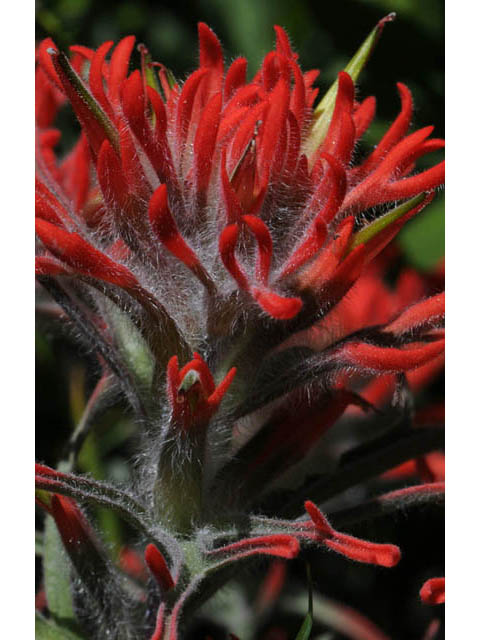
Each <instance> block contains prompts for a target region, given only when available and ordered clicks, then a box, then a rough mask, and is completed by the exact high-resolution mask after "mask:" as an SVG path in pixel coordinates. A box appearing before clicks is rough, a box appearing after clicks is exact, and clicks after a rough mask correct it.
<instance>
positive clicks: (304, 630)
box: [295, 613, 313, 640]
mask: <svg viewBox="0 0 480 640" xmlns="http://www.w3.org/2000/svg"><path fill="white" fill-rule="evenodd" d="M312 625H313V622H312V614H311V613H307V616H306V618H305V620H304V621H303V623H302V626H301V627H300V631H299V632H298V633H297V636H296V638H295V640H308V638H310V633H311V631H312Z"/></svg>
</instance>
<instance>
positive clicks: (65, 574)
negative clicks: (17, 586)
mask: <svg viewBox="0 0 480 640" xmlns="http://www.w3.org/2000/svg"><path fill="white" fill-rule="evenodd" d="M62 466H63V468H62ZM59 469H60V470H62V471H66V470H67V469H68V465H67V464H64V465H60V467H59ZM71 570H72V565H71V563H70V559H69V558H68V556H67V554H66V552H65V549H64V547H63V543H62V539H61V538H60V534H59V533H58V530H57V526H56V524H55V521H54V519H53V518H51V517H49V516H47V518H46V520H45V533H44V543H43V574H44V583H45V594H46V597H47V603H48V608H49V610H50V612H51V613H52V615H54V616H56V617H58V618H60V619H65V620H74V618H75V614H74V611H73V598H72V592H71Z"/></svg>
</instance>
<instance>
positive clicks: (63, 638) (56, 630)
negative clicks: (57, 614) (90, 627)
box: [35, 611, 84, 640]
mask: <svg viewBox="0 0 480 640" xmlns="http://www.w3.org/2000/svg"><path fill="white" fill-rule="evenodd" d="M35 638H36V640H84V638H83V636H79V635H78V634H76V633H73V632H72V631H70V630H69V629H67V628H66V627H60V626H57V625H56V624H54V623H53V622H51V621H50V620H47V619H46V618H44V617H43V616H42V615H41V614H40V613H38V611H36V612H35Z"/></svg>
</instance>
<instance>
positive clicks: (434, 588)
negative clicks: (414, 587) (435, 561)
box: [420, 578, 445, 604]
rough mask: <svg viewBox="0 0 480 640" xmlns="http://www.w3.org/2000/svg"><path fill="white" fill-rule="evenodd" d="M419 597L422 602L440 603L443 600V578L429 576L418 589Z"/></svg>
mask: <svg viewBox="0 0 480 640" xmlns="http://www.w3.org/2000/svg"><path fill="white" fill-rule="evenodd" d="M420 598H421V599H422V602H423V603H424V604H442V603H443V602H445V578H430V580H427V581H426V582H425V583H424V584H423V586H422V588H421V589H420Z"/></svg>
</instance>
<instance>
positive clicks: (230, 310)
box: [36, 21, 444, 639]
mask: <svg viewBox="0 0 480 640" xmlns="http://www.w3.org/2000/svg"><path fill="white" fill-rule="evenodd" d="M384 22H385V21H382V22H381V23H380V24H379V25H378V26H377V28H376V30H374V32H373V35H371V36H370V39H369V40H367V43H369V44H368V46H367V48H366V50H364V49H362V50H361V51H363V53H361V55H360V54H358V55H360V58H358V60H357V63H356V65H353V66H351V67H347V70H346V71H342V72H340V73H339V75H338V79H337V81H336V83H335V84H334V86H333V87H332V88H331V90H330V91H329V92H328V93H327V95H326V96H325V97H324V98H323V99H322V100H321V101H320V103H319V104H317V105H316V106H315V101H316V98H317V93H318V89H315V88H314V87H313V84H314V81H315V79H316V77H317V75H318V72H317V71H307V72H304V71H302V70H301V68H300V66H299V62H298V56H297V55H296V54H295V53H294V51H293V50H292V48H291V45H290V42H289V40H288V37H287V35H286V33H285V32H284V31H283V29H281V28H280V27H275V32H276V46H275V49H274V50H273V51H271V52H270V53H268V54H267V55H266V56H265V58H264V60H263V63H262V65H261V67H260V69H259V70H258V71H257V72H256V73H255V75H254V76H253V79H252V80H251V81H250V82H249V81H247V79H246V78H247V75H246V72H247V61H246V60H245V59H244V58H237V59H236V60H234V61H233V62H232V64H231V65H230V66H229V67H228V68H225V63H224V58H223V54H222V48H221V45H220V42H219V41H218V39H217V37H216V36H215V34H214V33H213V32H212V31H211V30H210V29H209V28H208V27H207V26H206V25H205V24H202V23H201V24H199V27H198V35H199V43H200V62H199V67H198V69H196V70H195V71H193V73H191V74H190V75H189V76H188V77H187V78H186V80H185V81H184V82H182V83H180V82H177V81H176V80H175V78H174V77H173V75H172V74H171V73H170V72H169V71H168V70H167V69H165V68H164V67H163V65H160V64H158V63H154V62H152V60H151V58H150V55H149V53H148V51H147V50H146V48H145V46H144V45H139V47H138V51H139V53H140V56H141V69H140V70H134V71H130V59H131V56H132V52H133V49H134V44H135V39H134V37H133V36H128V37H126V38H124V39H123V40H122V41H121V42H120V43H119V44H117V45H116V46H115V47H114V48H113V49H112V46H113V43H112V42H106V43H104V44H102V45H101V46H100V47H99V48H98V49H97V50H96V51H93V50H90V49H87V48H85V47H80V46H76V47H72V52H73V55H72V58H71V60H69V59H68V58H67V57H66V56H65V54H63V53H62V52H60V51H59V50H58V49H57V48H56V46H55V44H54V43H53V42H52V41H51V40H46V41H44V42H43V43H42V44H41V45H40V47H39V50H38V71H37V93H38V102H37V129H38V133H37V192H36V193H37V197H36V214H37V226H36V230H37V237H38V255H37V263H36V268H37V275H38V279H39V282H40V283H41V284H42V285H43V286H44V287H45V289H46V290H47V291H48V292H49V293H50V294H51V295H52V296H53V298H54V299H55V301H56V302H57V303H58V304H59V305H60V306H61V307H62V308H63V309H64V311H65V312H66V313H67V314H68V315H69V316H70V317H71V319H72V320H73V321H74V322H76V324H77V326H78V329H79V332H80V334H81V336H82V337H83V339H84V341H85V342H86V343H88V345H89V346H90V347H92V348H94V349H96V351H97V352H98V354H99V357H100V360H101V362H102V366H103V367H104V368H105V369H109V370H110V371H111V372H112V373H113V374H114V375H115V377H116V379H117V381H118V384H119V386H120V388H121V389H122V391H123V392H124V394H125V395H126V397H127V399H128V400H129V401H130V404H131V406H132V408H133V410H134V412H135V414H136V415H137V417H138V418H139V425H143V426H144V427H145V439H146V441H147V446H146V447H145V455H144V456H143V457H142V460H143V461H144V463H143V467H142V469H143V470H140V471H139V473H140V474H141V482H138V483H137V484H138V485H139V486H141V487H142V489H141V491H140V494H141V495H140V496H139V500H140V501H141V504H139V503H137V502H135V500H134V499H133V497H132V496H131V495H128V496H127V498H125V500H126V502H125V503H123V502H122V499H121V498H120V494H119V493H118V492H117V493H115V492H114V493H110V494H108V499H109V500H110V501H111V503H112V504H114V503H115V504H117V503H116V502H115V501H120V502H119V503H118V504H120V503H121V509H120V511H121V512H122V513H126V512H127V513H130V520H131V521H133V522H134V523H135V524H136V525H138V528H139V529H140V530H141V531H142V535H143V536H146V537H147V538H149V540H150V542H149V544H148V546H147V547H146V551H145V560H146V564H147V565H148V567H149V569H150V572H151V573H152V575H153V576H154V577H155V580H156V583H157V584H158V587H159V591H161V597H162V601H161V606H160V608H159V609H158V615H157V619H156V622H154V621H150V623H151V626H152V628H153V627H154V626H155V625H156V631H155V632H154V636H153V637H154V638H160V637H164V636H163V635H162V633H163V632H164V630H165V629H166V630H167V631H165V633H167V634H170V635H166V636H165V637H169V638H172V639H173V638H175V637H177V636H176V629H177V622H178V619H179V616H180V613H181V611H182V609H183V606H184V604H185V603H186V602H187V601H189V598H191V597H192V594H193V593H194V592H195V590H196V589H197V587H198V584H200V583H201V582H202V581H207V582H208V581H209V580H210V579H213V578H212V576H213V575H216V573H217V572H220V571H223V569H224V568H225V567H226V566H227V565H230V564H231V563H233V562H237V561H240V560H244V559H246V558H250V557H252V556H255V555H270V556H272V555H273V556H277V557H280V558H284V559H288V558H293V557H295V556H296V555H297V554H298V552H299V550H300V544H301V543H307V544H313V543H316V544H318V545H320V546H322V547H324V548H327V549H331V550H334V551H337V552H338V553H340V554H342V555H344V556H346V557H348V558H350V559H353V560H357V561H359V562H367V563H372V564H377V565H381V566H387V567H390V566H394V565H395V564H396V563H397V562H398V561H399V559H400V551H399V549H398V548H397V547H396V546H395V545H389V544H379V543H373V542H367V541H364V540H360V539H358V538H354V537H353V536H350V535H347V534H343V533H340V532H338V531H337V530H335V529H334V528H333V527H332V526H331V525H330V524H329V522H328V521H327V519H326V518H325V516H324V515H323V513H322V512H321V511H320V509H318V507H316V505H315V504H314V503H313V502H311V501H310V500H307V502H305V508H306V509H307V512H308V514H309V516H310V520H308V521H303V520H301V521H293V522H292V521H287V520H277V519H274V518H272V519H268V518H260V517H256V516H252V515H251V514H252V512H257V513H258V512H259V511H260V510H261V509H263V508H264V502H263V500H264V498H265V496H268V495H269V494H270V493H271V492H272V491H273V490H274V489H275V487H276V484H275V483H276V482H277V481H278V480H279V478H281V477H282V476H283V475H284V474H285V473H286V472H287V471H289V470H291V469H292V467H294V466H295V465H297V464H298V463H300V462H302V461H303V460H304V459H305V457H306V456H307V455H309V454H310V453H311V452H314V451H315V450H316V448H317V445H318V444H319V443H320V442H321V440H322V438H323V436H324V435H325V433H326V432H327V431H329V430H330V429H332V427H333V426H334V424H335V423H336V422H337V421H338V420H339V418H341V416H342V415H344V414H345V412H347V411H349V412H351V413H354V412H355V411H358V410H361V411H362V412H364V413H372V412H373V413H374V412H375V411H376V408H375V406H374V405H375V404H382V403H385V401H388V400H389V399H391V397H392V395H394V394H395V393H397V390H398V387H401V388H402V389H404V390H405V388H407V387H408V385H409V384H410V385H411V386H414V385H415V384H417V385H418V387H420V386H422V385H423V384H425V382H426V381H428V380H429V379H430V377H431V376H432V375H433V374H434V373H435V372H436V371H437V370H438V367H439V364H440V365H441V362H442V357H443V356H442V354H443V349H444V338H443V304H444V298H443V295H442V294H440V293H439V292H438V287H435V286H433V287H432V286H431V283H429V282H428V281H427V278H421V277H420V276H417V275H414V276H412V274H411V273H409V272H408V270H404V271H402V272H401V273H400V275H399V276H398V278H397V281H396V283H395V285H394V286H393V287H390V288H389V287H387V285H386V284H385V279H384V274H385V272H386V271H387V269H388V268H389V266H390V264H391V262H392V259H391V254H389V253H388V251H384V250H385V248H386V247H387V245H389V243H391V241H392V240H393V239H394V238H395V236H396V235H397V233H398V232H399V231H400V229H401V228H402V227H403V225H404V224H405V223H406V222H407V221H408V220H409V219H411V218H412V217H413V216H415V215H416V214H417V213H419V212H420V211H421V210H422V209H423V208H424V207H425V206H426V205H427V204H428V203H429V202H430V201H431V200H432V198H433V196H434V190H435V189H436V188H437V187H438V186H439V185H441V184H442V182H443V179H444V166H443V163H440V164H438V165H435V166H433V167H431V168H429V169H426V170H423V171H417V169H416V166H417V161H418V160H419V159H420V158H421V157H423V156H424V155H426V154H428V153H430V152H432V151H436V150H438V149H440V148H441V147H443V141H442V140H439V139H436V138H432V137H431V134H432V131H433V127H425V128H423V129H421V130H419V131H416V132H413V133H410V134H409V133H408V129H409V126H410V121H411V117H412V110H413V103H412V97H411V94H410V91H409V90H408V89H407V87H405V86H404V85H403V84H400V83H399V84H398V85H397V86H398V92H399V95H400V101H401V110H400V113H399V115H398V117H397V118H396V119H395V121H394V122H393V123H392V125H391V126H390V128H389V129H388V131H387V132H386V133H385V135H384V136H383V138H382V139H381V140H380V142H379V143H378V145H377V146H376V147H375V149H374V150H373V151H372V152H371V153H370V154H369V155H367V156H366V157H365V158H364V159H363V160H361V161H360V162H358V163H356V162H354V159H355V158H354V150H355V145H356V143H357V142H358V141H359V140H360V138H361V137H362V136H363V134H364V133H365V131H366V130H367V129H368V127H369V125H370V123H371V121H372V119H373V118H374V115H375V99H374V98H373V97H367V98H366V99H365V100H363V101H361V102H359V101H357V100H356V97H355V84H354V81H355V80H356V78H357V76H358V71H359V69H360V68H361V66H362V65H363V63H364V62H365V59H364V58H365V57H366V55H368V53H370V51H371V48H372V46H373V44H374V42H375V40H376V39H377V37H378V35H379V32H380V31H381V28H382V27H383V24H384ZM111 50H112V52H111V56H110V59H109V60H108V61H107V56H108V54H109V52H110V51H111ZM361 56H363V58H362V57H361ZM360 63H362V64H360ZM349 71H350V72H349ZM66 100H68V101H70V103H71V105H72V108H73V110H74V112H75V115H76V116H77V118H78V120H79V122H80V125H81V129H82V132H81V135H80V137H79V139H78V142H77V143H76V145H75V146H74V148H73V149H72V150H71V152H70V153H69V154H68V155H67V156H66V157H65V158H63V159H61V160H58V159H57V157H56V154H55V151H54V147H55V145H56V144H57V142H58V138H59V134H58V132H57V131H56V130H54V129H51V128H50V127H51V124H52V122H53V121H54V118H55V115H56V111H57V109H59V108H60V107H61V105H62V104H63V103H64V102H65V101H66ZM375 258H377V259H376V260H374V259H375ZM347 294H348V295H347ZM352 301H353V304H352ZM355 301H358V304H357V303H356V302H355ZM418 431H419V432H420V431H422V430H418ZM425 433H426V431H425ZM427 435H428V434H427ZM423 437H424V436H423V434H422V433H420V435H418V439H421V438H423ZM422 442H423V440H422ZM333 450H334V451H336V450H335V447H334V448H333ZM330 453H331V452H329V455H330ZM421 453H425V451H422V452H421ZM411 457H415V456H413V455H412V456H411ZM402 461H403V460H397V461H396V462H393V463H392V464H391V465H390V466H394V464H398V462H402ZM367 466H368V465H367ZM345 468H347V467H345ZM365 468H366V467H365ZM45 469H46V468H45V467H42V471H41V473H40V479H39V486H40V488H41V489H44V490H47V491H48V490H51V491H53V490H54V491H55V492H57V491H61V490H64V491H66V492H67V495H73V496H74V497H75V496H77V493H78V491H80V489H79V488H78V487H80V488H81V491H82V492H83V493H82V496H83V497H84V498H85V497H86V498H87V499H91V500H93V499H95V498H92V496H98V495H100V494H102V491H106V489H105V487H103V488H102V486H100V485H99V484H97V485H95V487H94V486H93V484H92V485H91V486H87V485H88V481H87V480H85V479H84V480H82V482H83V484H81V483H80V484H79V485H78V486H77V485H75V481H74V480H72V477H70V476H68V475H65V474H56V473H55V472H53V471H52V470H48V469H47V470H45ZM342 469H344V467H342V466H341V467H340V472H341V471H342ZM348 469H349V470H350V471H351V474H352V475H351V476H348V474H347V473H346V476H345V477H351V478H352V483H353V484H355V478H358V473H359V472H358V469H356V467H355V466H354V465H353V467H348ZM352 469H353V470H352ZM385 470H386V468H382V467H381V465H380V466H379V470H378V473H379V474H380V473H381V472H382V471H385ZM355 474H357V475H355ZM342 482H343V481H342ZM356 482H358V480H356ZM85 483H86V484H85ZM340 484H341V485H342V483H340ZM342 486H344V488H348V486H350V485H348V479H347V481H346V484H345V482H343V485H342ZM317 488H318V487H317ZM95 492H96V493H95ZM320 494H321V491H320ZM105 495H107V494H105ZM297 497H299V496H297ZM308 497H309V496H302V497H301V499H300V500H297V502H295V500H294V503H295V505H294V506H295V508H296V509H298V510H300V509H301V505H302V503H303V501H304V500H305V499H306V498H308ZM313 497H314V496H312V498H313ZM55 504H57V502H56V503H55ZM59 504H60V506H61V503H59ZM73 504H74V503H69V502H65V504H64V507H65V506H67V507H69V509H70V511H71V512H72V514H73V515H75V514H77V511H75V513H74V512H73V511H72V509H73V506H72V505H73ZM118 504H117V507H118ZM69 505H70V506H69ZM289 506H291V505H290V503H288V504H287V505H286V507H285V508H286V510H288V509H287V507H289ZM122 509H123V511H122ZM57 511H58V509H57ZM58 513H60V512H58ZM78 513H80V512H78ZM59 517H60V516H59V515H58V514H57V516H56V519H57V520H58V519H59ZM245 517H246V518H247V520H248V524H249V526H248V527H247V530H244V529H243V528H242V527H243V526H244V524H245V520H242V518H245ZM159 527H162V533H161V535H160V534H159ZM185 540H189V541H190V543H191V542H192V541H193V543H194V545H193V547H194V549H195V551H194V552H193V551H192V547H188V549H187V548H186V547H185V544H184V541H185ZM182 545H183V546H182ZM186 549H187V550H186ZM192 554H193V555H192ZM209 588H210V587H209ZM207 590H208V589H207ZM169 625H170V626H169Z"/></svg>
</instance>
